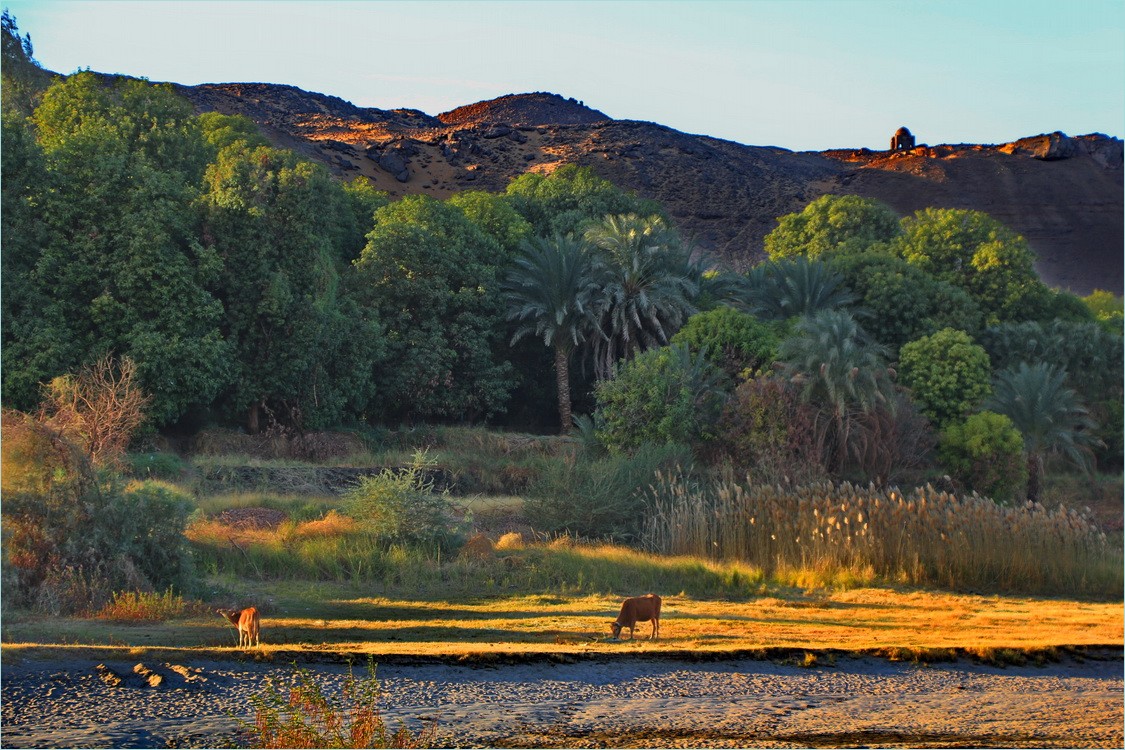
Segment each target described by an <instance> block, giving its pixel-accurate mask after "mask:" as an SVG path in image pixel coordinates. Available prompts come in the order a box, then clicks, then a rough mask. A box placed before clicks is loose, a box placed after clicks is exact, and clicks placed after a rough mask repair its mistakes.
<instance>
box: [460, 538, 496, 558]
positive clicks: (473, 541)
mask: <svg viewBox="0 0 1125 750" xmlns="http://www.w3.org/2000/svg"><path fill="white" fill-rule="evenodd" d="M493 549H494V547H493V544H492V540H491V539H489V538H488V537H487V536H485V535H484V534H474V535H473V536H471V537H469V541H467V542H465V546H464V547H462V548H461V551H460V552H459V553H458V554H459V556H460V557H463V558H465V559H468V560H486V559H488V558H489V557H491V556H492V551H493Z"/></svg>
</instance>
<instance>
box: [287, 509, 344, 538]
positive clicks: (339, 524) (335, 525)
mask: <svg viewBox="0 0 1125 750" xmlns="http://www.w3.org/2000/svg"><path fill="white" fill-rule="evenodd" d="M357 528H358V524H357V523H356V522H355V519H354V518H351V517H350V516H345V515H344V514H343V513H338V512H337V511H335V510H330V511H328V512H327V513H325V514H324V516H323V517H322V518H319V519H317V520H315V521H305V522H304V523H300V524H297V527H296V528H295V529H294V530H293V536H295V537H297V538H299V539H304V538H309V537H335V536H344V535H346V534H351V533H353V532H354V531H356V529H357Z"/></svg>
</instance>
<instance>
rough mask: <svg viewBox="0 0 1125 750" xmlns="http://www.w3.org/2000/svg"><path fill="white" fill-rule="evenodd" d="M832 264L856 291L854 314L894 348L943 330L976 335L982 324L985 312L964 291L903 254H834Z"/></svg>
mask: <svg viewBox="0 0 1125 750" xmlns="http://www.w3.org/2000/svg"><path fill="white" fill-rule="evenodd" d="M831 266H832V268H833V270H835V271H837V272H839V273H840V274H842V275H843V277H844V281H845V283H846V284H847V286H848V288H849V289H850V290H851V291H852V292H853V293H854V294H855V295H856V297H857V299H856V301H855V303H854V307H855V308H857V314H858V310H863V311H865V315H864V317H863V325H864V328H866V329H867V331H868V332H869V333H870V334H871V336H872V337H873V338H874V339H875V340H876V341H878V342H879V343H880V344H883V345H884V346H887V347H890V348H891V350H892V351H896V352H897V351H898V350H899V349H900V348H901V347H902V345H903V344H905V343H907V342H908V341H914V340H915V339H918V338H921V337H922V336H929V335H930V334H932V333H935V332H937V331H940V330H941V329H942V328H958V329H960V330H962V331H967V332H969V333H970V334H974V335H975V334H976V333H977V332H978V331H979V330H980V328H981V324H982V322H983V315H982V314H981V311H980V307H979V306H978V305H977V303H976V302H975V301H974V300H973V298H972V297H971V296H970V295H969V293H968V292H966V291H965V290H964V289H961V288H959V287H956V286H953V285H952V284H949V283H947V282H944V281H939V280H938V279H936V278H934V277H933V276H932V275H930V274H929V273H927V272H926V271H923V270H922V269H921V268H918V267H917V266H913V265H911V264H910V263H907V262H906V261H905V260H903V259H902V258H898V257H895V256H893V255H887V254H885V253H880V252H866V253H860V254H858V255H841V256H834V257H833V258H832V260H831Z"/></svg>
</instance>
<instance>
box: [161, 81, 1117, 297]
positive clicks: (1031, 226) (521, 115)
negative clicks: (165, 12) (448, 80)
mask: <svg viewBox="0 0 1125 750" xmlns="http://www.w3.org/2000/svg"><path fill="white" fill-rule="evenodd" d="M177 89H178V90H179V91H180V92H181V93H182V94H183V95H184V96H185V97H187V98H188V99H190V100H191V101H192V103H193V104H194V105H195V107H196V108H197V109H198V110H199V111H210V110H214V111H219V112H223V113H226V114H241V115H245V116H247V117H249V118H250V119H252V120H254V121H255V122H256V123H257V124H258V125H259V127H260V128H261V129H262V132H263V133H264V134H265V135H266V136H267V137H269V138H270V139H271V140H273V141H274V142H275V143H277V144H278V145H281V146H284V147H287V148H293V149H295V150H297V151H299V152H301V153H303V154H304V155H306V156H307V157H309V158H312V159H315V160H318V161H321V162H323V163H324V164H326V165H327V166H328V167H329V168H330V169H332V170H333V171H334V172H335V173H337V174H339V175H341V176H345V177H347V176H354V175H364V176H366V177H367V178H369V179H370V180H371V181H372V182H373V183H374V184H375V185H376V186H377V187H378V188H380V189H383V190H387V191H388V192H390V193H391V194H392V195H407V194H415V193H426V194H430V195H434V196H437V197H447V196H448V195H451V194H452V193H454V192H457V191H461V190H466V189H483V190H494V191H498V190H503V189H504V187H505V186H506V185H507V184H508V182H509V180H511V179H512V178H513V177H516V176H518V175H520V174H522V173H524V172H526V171H537V172H550V171H552V170H553V169H555V168H557V167H558V166H560V165H562V164H566V163H575V164H579V165H582V166H589V167H592V168H593V169H594V171H596V172H597V173H598V174H600V175H602V176H603V177H605V178H606V179H609V180H611V181H613V182H614V183H616V184H617V185H619V186H621V187H623V188H626V189H628V190H632V191H635V192H636V193H638V194H639V195H642V196H644V197H648V198H654V199H656V200H658V201H660V203H661V204H663V205H664V206H665V208H666V209H667V211H668V212H669V214H670V215H671V217H672V218H673V220H674V221H675V223H676V225H677V226H678V227H679V228H680V229H681V230H682V231H683V232H684V233H685V234H686V235H687V236H689V237H690V238H692V240H693V241H694V242H695V243H696V244H697V245H698V246H699V247H700V248H703V249H705V250H708V251H710V252H712V253H713V254H715V255H716V256H718V257H720V258H722V259H723V260H725V261H727V262H728V263H730V264H732V265H733V266H735V267H736V268H745V267H747V266H749V265H750V264H752V263H754V262H756V261H757V260H759V259H760V258H761V257H762V243H763V238H764V237H765V235H766V234H767V233H768V232H769V231H770V230H771V229H772V228H773V227H774V226H775V220H776V217H778V216H780V215H782V214H785V213H788V212H791V211H799V210H800V209H801V208H803V207H804V206H805V205H807V204H808V203H809V202H811V201H813V200H815V199H816V198H818V197H820V196H821V195H824V194H827V193H837V194H854V195H860V196H864V197H869V198H877V199H879V200H882V201H885V202H886V203H888V204H889V205H890V206H892V207H893V208H894V209H895V210H896V211H898V212H900V213H902V214H907V213H911V212H913V211H915V210H918V209H920V208H925V207H927V206H935V207H941V208H969V209H976V210H980V211H985V212H987V213H989V214H992V215H993V216H995V217H996V218H997V219H999V220H1000V221H1002V222H1004V223H1005V224H1007V225H1008V226H1010V227H1011V228H1012V229H1014V230H1016V231H1017V232H1019V233H1021V234H1023V235H1024V236H1025V237H1027V239H1028V241H1029V242H1030V243H1031V246H1032V248H1033V249H1034V250H1035V251H1036V253H1037V255H1038V261H1037V267H1038V269H1039V273H1040V275H1041V276H1042V277H1043V278H1044V280H1045V281H1047V282H1048V283H1049V284H1052V285H1055V286H1061V287H1065V288H1068V289H1070V290H1072V291H1074V292H1076V293H1079V294H1086V293H1088V292H1090V291H1091V290H1093V289H1095V288H1101V289H1109V290H1111V291H1113V292H1115V293H1117V294H1121V293H1122V266H1123V263H1122V248H1123V243H1125V235H1123V221H1122V217H1123V211H1122V207H1123V201H1125V192H1123V188H1122V183H1123V181H1122V175H1123V169H1122V142H1121V141H1120V140H1119V139H1116V138H1109V137H1107V136H1103V135H1099V134H1093V135H1087V136H1079V137H1077V138H1069V137H1067V136H1065V135H1063V134H1061V133H1053V134H1049V135H1042V136H1033V137H1030V138H1025V139H1022V140H1019V141H1015V142H1012V143H1007V144H1000V145H991V146H981V145H943V146H935V147H927V146H924V145H923V146H918V147H917V148H913V149H910V150H906V151H898V152H894V153H891V152H885V151H869V150H866V149H863V150H833V151H826V152H819V153H818V152H793V151H788V150H786V149H781V148H773V147H760V146H745V145H742V144H738V143H733V142H731V141H724V140H719V139H716V138H710V137H707V136H699V135H689V134H686V133H681V132H679V131H676V130H673V129H671V128H668V127H664V126H662V125H657V124H654V123H648V122H636V121H629V120H614V119H611V118H609V117H607V116H606V115H605V114H603V113H601V112H599V111H597V110H595V109H591V108H588V107H586V106H585V105H584V104H583V103H581V102H577V101H575V100H573V99H564V98H563V97H560V96H557V95H555V94H547V93H535V94H519V95H509V96H504V97H500V98H498V99H494V100H491V101H486V102H478V103H476V104H472V105H467V106H465V107H459V108H457V109H454V110H451V111H450V112H446V113H443V114H441V115H438V116H437V117H432V116H430V115H427V114H425V113H423V112H419V111H417V110H408V109H396V110H380V109H372V108H362V107H356V106H355V105H352V104H350V103H349V102H346V101H344V100H342V99H339V98H337V97H331V96H325V95H323V94H315V93H309V92H305V91H302V90H301V89H297V88H295V87H292V86H279V85H273V84H205V85H201V86H178V87H177ZM888 135H889V133H888Z"/></svg>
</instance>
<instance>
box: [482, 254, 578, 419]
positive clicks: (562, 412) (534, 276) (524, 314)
mask: <svg viewBox="0 0 1125 750" xmlns="http://www.w3.org/2000/svg"><path fill="white" fill-rule="evenodd" d="M591 268H592V266H591V256H590V253H589V250H588V248H587V246H586V245H585V244H584V243H583V242H582V241H580V240H578V239H575V238H574V237H559V236H555V237H552V238H551V239H543V238H535V239H534V240H531V241H525V244H524V252H523V254H522V255H521V256H520V257H518V258H517V259H516V261H515V264H514V266H513V268H512V269H511V270H510V271H509V273H508V277H507V279H506V280H505V284H504V291H505V294H506V296H507V299H508V319H509V320H514V321H517V323H518V324H519V327H518V328H517V329H516V332H515V334H514V335H513V336H512V343H513V344H514V343H515V342H517V341H518V340H519V339H521V338H523V337H524V336H526V335H528V334H531V335H533V336H535V337H536V338H542V339H543V344H544V345H545V346H548V347H550V348H551V349H552V350H553V352H554V357H555V382H556V390H557V394H558V402H559V430H560V432H562V433H564V434H565V433H567V432H569V431H570V428H571V426H572V417H571V395H570V357H571V354H572V353H573V352H574V350H575V348H577V347H578V346H579V345H580V344H582V343H583V342H584V341H585V340H586V337H587V336H588V335H590V334H591V333H593V332H594V330H595V324H596V320H595V318H594V314H593V313H594V311H593V308H592V304H593V302H594V299H595V298H594V293H595V288H594V280H593V277H592V276H591V273H590V272H591Z"/></svg>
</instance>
